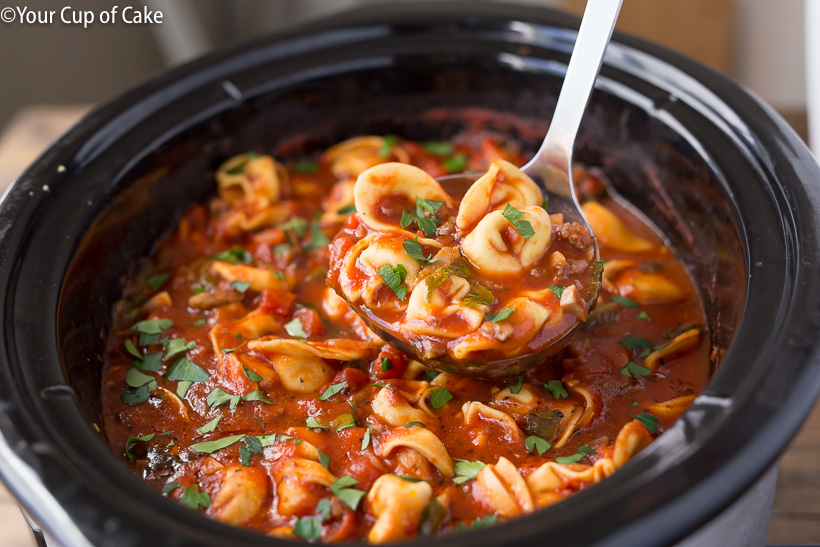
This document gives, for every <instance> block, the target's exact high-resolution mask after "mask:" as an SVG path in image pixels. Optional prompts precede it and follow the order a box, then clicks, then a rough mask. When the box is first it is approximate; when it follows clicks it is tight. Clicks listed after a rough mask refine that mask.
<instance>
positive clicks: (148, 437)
mask: <svg viewBox="0 0 820 547" xmlns="http://www.w3.org/2000/svg"><path fill="white" fill-rule="evenodd" d="M155 435H156V433H149V434H148V435H143V436H142V437H128V440H127V441H125V455H126V457H127V458H128V459H129V460H136V459H137V457H136V456H135V455H133V454H132V453H131V450H130V448H131V445H132V444H133V443H135V442H138V441H139V442H143V443H147V442H148V441H150V440H151V439H153V438H154V436H155Z"/></svg>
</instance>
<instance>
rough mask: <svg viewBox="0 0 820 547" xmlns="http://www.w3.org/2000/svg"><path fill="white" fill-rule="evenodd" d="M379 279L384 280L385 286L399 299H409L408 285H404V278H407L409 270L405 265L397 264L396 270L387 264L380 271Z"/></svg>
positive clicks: (378, 271)
mask: <svg viewBox="0 0 820 547" xmlns="http://www.w3.org/2000/svg"><path fill="white" fill-rule="evenodd" d="M376 271H377V273H378V274H379V277H381V278H382V281H384V284H385V285H387V286H388V287H390V290H392V291H393V293H394V294H395V295H396V296H397V297H398V298H399V300H404V299H405V298H407V285H405V284H404V278H405V277H407V270H406V269H405V268H404V266H403V265H401V264H397V265H396V267H395V268H392V267H390V266H389V265H388V264H385V265H384V266H382V267H381V268H379V269H378V270H376Z"/></svg>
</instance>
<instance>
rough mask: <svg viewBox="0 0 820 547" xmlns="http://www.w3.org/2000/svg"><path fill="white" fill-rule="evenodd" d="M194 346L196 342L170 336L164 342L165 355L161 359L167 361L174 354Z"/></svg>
mask: <svg viewBox="0 0 820 547" xmlns="http://www.w3.org/2000/svg"><path fill="white" fill-rule="evenodd" d="M195 347H196V342H188V341H186V340H185V338H171V339H170V340H168V342H167V343H166V344H165V357H163V358H162V359H163V361H167V360H168V359H170V358H171V357H173V356H174V355H177V354H179V353H183V352H186V351H188V350H190V349H194V348H195Z"/></svg>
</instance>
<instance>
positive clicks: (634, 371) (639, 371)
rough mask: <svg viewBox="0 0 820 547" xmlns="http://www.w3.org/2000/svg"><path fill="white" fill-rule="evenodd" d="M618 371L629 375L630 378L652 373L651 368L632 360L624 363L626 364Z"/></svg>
mask: <svg viewBox="0 0 820 547" xmlns="http://www.w3.org/2000/svg"><path fill="white" fill-rule="evenodd" d="M618 372H620V373H621V374H623V375H624V376H629V377H631V378H641V377H643V376H649V375H650V374H652V369H650V368H646V367H644V366H641V365H639V364H638V363H633V362H632V361H629V362H628V363H627V364H626V366H625V367H624V368H622V369H621V370H619V371H618Z"/></svg>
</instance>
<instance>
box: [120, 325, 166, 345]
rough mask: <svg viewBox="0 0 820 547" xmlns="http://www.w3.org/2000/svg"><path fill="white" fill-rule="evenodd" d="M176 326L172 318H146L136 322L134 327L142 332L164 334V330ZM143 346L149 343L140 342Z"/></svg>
mask: <svg viewBox="0 0 820 547" xmlns="http://www.w3.org/2000/svg"><path fill="white" fill-rule="evenodd" d="M173 326H174V322H173V321H171V320H170V319H146V320H144V321H140V322H138V323H136V324H134V326H133V327H131V328H132V329H134V330H135V331H137V332H139V333H142V334H162V332H164V331H166V330H168V329H170V328H171V327H173ZM140 345H141V346H145V345H147V344H142V343H140Z"/></svg>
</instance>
